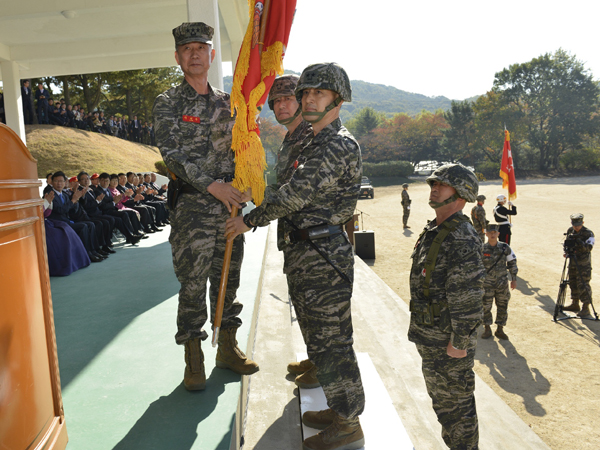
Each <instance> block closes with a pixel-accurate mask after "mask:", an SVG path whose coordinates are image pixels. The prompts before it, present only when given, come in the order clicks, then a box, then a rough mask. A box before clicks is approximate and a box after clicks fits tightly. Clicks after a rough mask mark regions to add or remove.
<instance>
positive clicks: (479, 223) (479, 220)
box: [471, 195, 487, 243]
mask: <svg viewBox="0 0 600 450" xmlns="http://www.w3.org/2000/svg"><path fill="white" fill-rule="evenodd" d="M484 203H485V195H478V196H477V204H476V205H475V206H473V209H471V221H472V222H473V227H474V228H475V231H477V236H479V239H481V242H482V243H484V242H485V227H486V225H487V221H486V220H485V209H483V204H484Z"/></svg>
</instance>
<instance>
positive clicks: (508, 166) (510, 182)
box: [500, 130, 517, 200]
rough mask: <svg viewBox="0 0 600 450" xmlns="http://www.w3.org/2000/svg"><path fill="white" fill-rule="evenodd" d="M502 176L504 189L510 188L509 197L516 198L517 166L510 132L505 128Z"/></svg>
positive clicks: (501, 166)
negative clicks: (514, 162) (511, 146)
mask: <svg viewBox="0 0 600 450" xmlns="http://www.w3.org/2000/svg"><path fill="white" fill-rule="evenodd" d="M500 178H502V189H507V188H508V199H509V200H514V199H516V198H517V182H516V181H515V166H514V164H513V158H512V151H511V149H510V133H509V132H508V130H504V149H503V151H502V164H501V165H500Z"/></svg>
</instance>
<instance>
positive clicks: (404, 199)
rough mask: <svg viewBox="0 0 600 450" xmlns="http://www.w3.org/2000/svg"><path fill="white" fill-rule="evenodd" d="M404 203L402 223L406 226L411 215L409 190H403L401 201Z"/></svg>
mask: <svg viewBox="0 0 600 450" xmlns="http://www.w3.org/2000/svg"><path fill="white" fill-rule="evenodd" d="M400 204H401V205H402V210H403V214H402V225H404V226H406V225H407V224H408V217H409V216H410V196H409V195H408V191H405V190H402V201H401V202H400Z"/></svg>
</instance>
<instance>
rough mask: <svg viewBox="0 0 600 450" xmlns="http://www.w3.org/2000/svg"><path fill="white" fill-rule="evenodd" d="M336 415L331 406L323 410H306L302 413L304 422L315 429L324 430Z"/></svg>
mask: <svg viewBox="0 0 600 450" xmlns="http://www.w3.org/2000/svg"><path fill="white" fill-rule="evenodd" d="M336 415H337V414H336V413H335V412H334V411H333V409H331V408H329V409H324V410H323V411H306V412H305V413H304V414H302V423H303V424H304V425H306V426H307V427H311V428H314V429H315V430H324V429H325V428H327V427H328V426H329V425H331V424H332V423H333V419H335V416H336Z"/></svg>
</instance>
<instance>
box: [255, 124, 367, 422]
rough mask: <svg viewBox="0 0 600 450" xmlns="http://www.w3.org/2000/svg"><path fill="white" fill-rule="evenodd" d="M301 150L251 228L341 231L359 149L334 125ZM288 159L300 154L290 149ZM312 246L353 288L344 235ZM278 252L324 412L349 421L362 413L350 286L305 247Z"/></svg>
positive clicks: (356, 177) (353, 194)
mask: <svg viewBox="0 0 600 450" xmlns="http://www.w3.org/2000/svg"><path fill="white" fill-rule="evenodd" d="M305 142H306V144H305V145H304V147H303V148H302V151H301V155H300V156H299V157H298V158H297V160H298V165H297V167H296V168H295V170H293V171H290V170H289V165H288V164H285V165H284V164H283V163H282V171H281V174H278V175H280V178H279V179H280V181H281V182H282V183H283V184H281V185H280V184H279V183H278V184H277V185H275V186H268V187H267V189H266V190H265V200H264V201H263V203H262V205H261V206H259V207H258V208H256V209H254V210H253V211H251V212H250V213H249V216H250V217H249V218H250V221H251V222H252V223H254V224H256V225H259V226H265V225H267V224H268V223H269V221H271V220H274V219H277V218H281V217H288V218H290V220H291V221H292V222H293V223H294V224H295V225H296V226H297V227H298V228H300V229H305V228H309V227H311V226H316V225H322V224H329V225H343V224H345V223H346V222H347V221H348V220H350V218H351V217H352V214H353V213H354V209H355V208H356V202H357V199H358V193H359V191H360V180H361V173H362V163H361V156H360V147H359V145H358V143H357V142H356V140H355V139H354V137H353V136H352V135H351V134H350V133H349V132H348V130H346V128H344V127H343V126H342V124H341V121H340V120H339V119H337V120H335V121H334V122H332V123H331V124H329V125H328V126H326V127H325V128H324V129H323V130H321V132H320V133H318V134H317V135H316V136H314V137H312V138H311V137H310V136H308V138H307V140H306V141H305ZM293 151H299V150H298V149H297V148H295V149H290V152H293ZM292 160H294V161H296V159H294V158H293V155H292V153H290V156H289V157H288V158H287V161H288V163H289V162H290V161H292ZM281 161H285V160H284V159H282V160H281ZM290 175H291V178H289V180H288V179H287V177H288V176H290ZM314 243H315V244H316V245H317V246H318V247H319V248H320V249H321V250H322V251H323V252H324V253H325V254H327V255H328V257H329V258H330V260H331V261H332V262H333V263H334V264H335V265H336V266H337V267H338V268H339V269H340V270H341V271H342V272H343V273H345V274H346V275H347V276H348V277H349V278H350V280H351V281H353V279H354V254H353V250H352V245H351V244H350V242H349V241H348V238H347V236H346V235H345V234H339V235H337V236H334V237H331V238H323V239H318V240H315V241H314ZM282 248H283V251H284V259H285V262H284V272H285V273H286V274H287V279H288V289H289V293H290V296H291V298H292V303H293V305H294V308H295V309H296V312H297V316H298V322H299V325H300V330H301V332H302V335H303V337H304V341H305V343H306V346H307V350H308V356H309V358H310V360H311V361H312V362H313V363H315V364H316V366H317V378H318V380H319V382H320V383H321V385H322V386H323V390H324V392H325V396H326V398H327V404H328V405H329V407H330V408H332V409H333V410H334V411H335V412H336V413H338V414H340V415H341V416H343V417H346V418H354V417H356V416H358V415H360V414H361V413H362V412H363V410H364V403H365V400H364V392H363V389H362V382H361V379H360V371H359V369H358V363H357V361H356V355H355V354H354V350H353V348H352V344H353V338H352V317H351V313H350V305H351V297H352V284H350V285H349V284H348V283H347V282H346V281H344V280H343V279H342V278H341V277H340V276H339V274H338V273H337V272H336V271H335V269H334V268H333V267H331V266H330V265H329V264H328V263H327V262H326V261H325V259H323V257H322V256H321V255H319V253H318V252H317V251H316V250H314V249H313V248H312V247H311V246H310V244H309V243H308V242H307V241H301V242H297V243H294V244H286V245H284V246H283V247H282Z"/></svg>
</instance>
